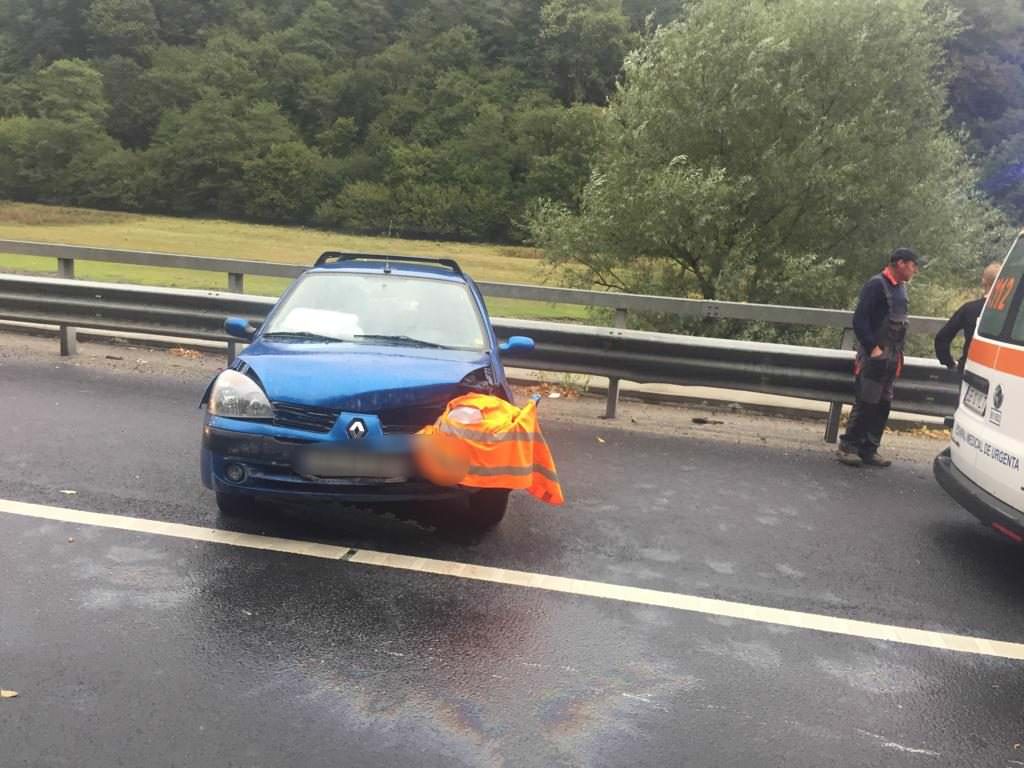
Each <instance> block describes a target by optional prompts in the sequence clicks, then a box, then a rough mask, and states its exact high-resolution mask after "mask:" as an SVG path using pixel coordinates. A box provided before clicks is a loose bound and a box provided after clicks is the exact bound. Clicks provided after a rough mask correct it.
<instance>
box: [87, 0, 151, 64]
mask: <svg viewBox="0 0 1024 768" xmlns="http://www.w3.org/2000/svg"><path fill="white" fill-rule="evenodd" d="M85 19H86V29H88V31H89V34H90V35H91V38H92V48H93V50H94V51H95V52H96V53H97V54H99V55H100V56H112V55H114V54H119V55H122V56H130V57H132V58H138V57H140V56H141V55H142V54H143V52H144V50H145V49H146V48H147V47H149V46H151V45H153V44H154V43H156V42H157V39H158V22H157V19H156V14H155V13H154V12H153V6H152V4H151V3H150V1H149V0H92V3H91V4H90V5H89V10H88V11H87V12H86V14H85Z"/></svg>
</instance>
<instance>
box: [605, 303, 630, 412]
mask: <svg viewBox="0 0 1024 768" xmlns="http://www.w3.org/2000/svg"><path fill="white" fill-rule="evenodd" d="M615 327H616V328H625V327H626V310H625V309H622V308H621V307H620V308H617V309H616V310H615ZM618 409H619V379H618V378H617V377H615V376H610V377H608V399H607V401H606V402H605V406H604V417H605V418H606V419H614V418H615V413H616V411H618Z"/></svg>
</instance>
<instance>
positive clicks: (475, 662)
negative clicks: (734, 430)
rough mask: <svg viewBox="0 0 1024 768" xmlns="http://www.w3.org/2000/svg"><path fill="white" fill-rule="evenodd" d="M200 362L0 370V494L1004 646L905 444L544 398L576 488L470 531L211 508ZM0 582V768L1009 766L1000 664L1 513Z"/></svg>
mask: <svg viewBox="0 0 1024 768" xmlns="http://www.w3.org/2000/svg"><path fill="white" fill-rule="evenodd" d="M204 383H205V381H204V377H203V376H202V375H199V374H198V373H197V374H196V375H192V376H190V375H181V376H177V377H166V376H153V375H148V376H147V375H141V374H139V375H134V374H128V373H123V372H117V373H115V372H111V371H105V370H98V369H93V368H89V367H76V366H74V365H66V364H61V363H58V362H54V361H53V360H52V359H51V360H38V361H25V360H13V361H4V362H3V364H2V365H0V416H2V418H3V421H4V423H5V433H6V434H7V436H8V439H6V440H4V441H3V445H2V446H0V499H8V500H17V501H24V502H32V503H36V504H45V505H53V506H58V507H69V508H74V509H80V510H87V511H91V512H100V513H105V514H110V515H117V516H128V517H139V518H144V519H147V520H160V521H170V522H175V523H185V524H188V525H195V526H207V527H228V528H230V529H232V530H235V531H240V532H245V533H253V534H262V535H269V536H278V537H283V538H286V539H298V540H314V541H320V542H326V543H330V544H335V545H339V546H343V547H352V548H356V549H368V550H374V551H377V552H389V553H396V554H400V555H412V556H420V557H427V558H433V559H436V560H440V561H446V562H455V563H470V564H478V565H485V566H494V567H498V568H509V569H517V570H521V571H528V572H531V573H537V574H548V575H554V576H567V577H573V578H578V579H589V580H593V581H597V582H602V583H605V584H610V585H625V586H630V587H644V588H649V589H654V590H662V591H666V592H671V593H681V594H686V595H699V596H703V597H711V598H720V599H724V600H730V601H740V602H744V603H749V604H753V605H757V606H765V607H769V608H785V609H791V610H796V611H805V612H810V613H814V614H821V615H825V616H831V617H840V618H851V619H858V620H863V621H869V622H880V623H884V624H890V625H896V626H901V627H913V628H918V629H928V630H935V631H937V632H944V633H951V634H957V635H970V636H978V637H987V638H993V639H998V640H1005V641H1011V642H1020V641H1024V616H1022V614H1021V611H1020V610H1019V609H1020V605H1021V599H1022V598H1021V596H1022V594H1024V591H1022V588H1024V562H1022V557H1021V552H1022V551H1021V550H1020V549H1018V548H1016V547H1015V546H1013V545H1012V544H1011V543H1009V542H1005V541H1003V540H1002V539H1000V538H998V537H997V536H995V535H993V534H991V533H989V532H987V531H985V530H984V529H982V528H981V527H980V526H978V525H976V524H975V523H974V522H973V518H970V517H969V516H968V515H966V513H964V512H963V511H962V510H960V509H959V508H958V507H957V506H956V505H955V504H954V503H953V502H952V501H951V500H949V499H948V498H947V497H945V495H944V494H943V493H942V492H941V490H940V489H938V488H937V487H936V486H935V484H934V482H933V481H932V479H931V473H930V467H929V466H928V465H927V464H926V463H920V462H918V463H902V464H900V465H899V466H897V467H894V468H893V469H892V470H891V471H888V472H869V471H862V472H857V471H852V470H850V469H848V468H845V467H841V466H838V465H837V464H836V463H835V462H834V461H832V459H831V457H830V456H829V454H828V453H827V452H826V451H825V449H824V448H821V447H818V446H813V449H812V450H794V449H792V448H786V449H779V448H777V447H773V446H772V445H771V444H770V443H768V444H766V445H764V446H758V445H735V444H730V443H728V442H723V441H721V440H699V439H694V438H692V437H685V438H681V437H671V436H651V435H647V434H645V433H644V432H643V431H642V430H640V429H632V430H619V429H612V428H607V429H603V428H602V429H598V428H596V427H593V426H586V425H583V426H581V425H578V424H573V423H569V422H563V421H559V420H557V419H551V420H548V421H546V422H544V425H545V432H546V434H547V435H548V439H549V441H550V443H551V444H552V448H553V450H554V452H555V457H556V460H557V461H558V464H559V470H560V474H561V477H562V480H563V484H564V485H565V488H566V491H567V495H568V496H569V503H568V504H567V505H566V507H564V508H561V509H552V508H548V507H544V506H543V505H541V504H539V503H536V502H534V501H533V500H532V499H530V498H529V497H526V496H522V495H520V496H516V497H514V501H513V505H512V508H511V509H510V512H509V515H508V517H507V518H506V520H505V521H504V522H503V523H502V525H501V526H500V527H499V528H498V529H497V530H495V531H493V532H491V533H488V534H486V535H483V536H459V535H455V534H452V533H438V532H436V531H432V530H425V529H423V528H420V527H418V526H416V525H413V524H410V523H408V522H403V521H401V520H398V519H395V518H394V517H393V516H391V515H385V516H381V515H379V514H371V513H370V512H367V511H363V510H343V509H342V510H338V509H328V510H292V511H288V512H286V513H282V514H279V515H272V516H261V517H259V518H257V519H255V520H252V521H245V522H237V521H236V522H231V523H227V524H225V523H224V522H223V521H220V520H218V518H217V516H216V512H215V507H214V504H213V499H212V496H211V494H209V493H208V492H206V491H205V490H204V489H202V488H201V487H200V486H199V484H198V477H197V473H198V469H197V459H196V456H197V446H198V430H199V424H200V422H201V415H200V414H199V413H198V411H197V410H196V409H195V403H196V401H197V399H198V394H199V392H201V389H202V385H203V384H204ZM543 415H544V411H543V410H542V419H543ZM598 437H601V439H602V440H603V441H604V442H601V441H599V440H598V439H597V438H598ZM939 447H940V445H939V444H936V450H938V448H939ZM62 490H74V491H75V492H76V493H75V494H73V495H71V494H63V493H61V491H62ZM69 539H73V541H69ZM0 573H3V574H4V579H3V580H2V582H0V687H2V688H7V689H15V690H17V691H19V696H18V698H16V699H8V700H0V765H3V766H7V765H13V766H64V765H75V766H80V765H83V766H111V765H126V766H168V765H173V766H192V765H218V766H220V765H224V766H229V765H230V766H284V765H309V766H319V765H324V766H328V765H329V766H337V765H346V766H349V765H351V766H362V765H367V766H368V765H467V766H478V765H479V766H491V765H495V766H501V765H507V766H520V765H530V766H532V765H537V766H554V765H566V766H574V765H587V766H590V765H594V766H605V765H607V766H621V765H651V766H725V765H752V766H765V765H779V766H804V765H806V766H823V765H843V766H846V765H851V766H861V765H863V766H873V765H878V766H890V765H919V764H930V765H942V766H946V765H972V766H973V765H998V766H1002V765H1007V766H1012V765H1024V748H1022V747H1020V744H1021V742H1024V695H1022V694H1024V676H1022V671H1024V662H1020V661H1015V660H1012V659H1006V658H999V657H983V656H975V655H969V654H964V653H956V652H950V651H943V650H939V649H934V648H920V647H913V646H908V645H904V644H900V643H894V642H886V641H878V640H871V639H866V638H861V637H847V636H840V635H834V634H827V633H820V632H813V631H808V630H803V629H795V628H793V627H788V626H777V625H772V624H765V623H760V622H748V621H739V620H735V619H728V618H724V617H721V616H713V615H712V616H705V615H699V614H694V613H689V612H686V611H679V610H672V609H668V608H661V607H655V606H650V605H642V604H634V603H627V602H622V601H617V600H614V599H601V598H595V597H587V596H581V595H574V594H556V593H551V592H545V591H541V590H534V589H524V588H522V587H517V586H509V585H505V584H488V583H480V582H476V581H470V580H467V579H463V578H458V577H457V576H442V575H433V574H424V573H415V572H409V571H402V570H392V569H387V568H374V567H368V566H365V565H361V564H359V563H357V562H344V561H330V560H321V559H316V558H311V557H304V556H301V555H295V554H284V553H279V552H265V551H255V550H251V549H246V548H243V547H237V546H232V545H230V544H215V543H208V542H205V541H185V540H181V539H176V538H173V537H166V536H155V535H152V534H148V533H136V532H128V531H122V530H110V529H104V528H97V527H93V526H88V525H79V524H73V523H61V522H52V521H46V520H40V519H33V518H30V517H21V516H14V515H10V514H2V513H0ZM1015 747H1016V748H1015Z"/></svg>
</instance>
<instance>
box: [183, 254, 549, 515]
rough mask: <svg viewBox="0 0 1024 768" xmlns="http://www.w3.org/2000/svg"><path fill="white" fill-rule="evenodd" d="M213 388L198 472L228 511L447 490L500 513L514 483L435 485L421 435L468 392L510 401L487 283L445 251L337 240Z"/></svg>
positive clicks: (527, 344)
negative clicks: (395, 250)
mask: <svg viewBox="0 0 1024 768" xmlns="http://www.w3.org/2000/svg"><path fill="white" fill-rule="evenodd" d="M225 329H226V330H227V332H228V333H229V335H231V336H233V337H236V338H240V339H244V340H246V341H249V342H250V344H249V346H248V347H247V348H246V349H245V351H244V352H243V353H242V354H241V355H240V356H239V357H238V358H236V359H235V360H234V362H233V363H232V365H231V366H230V367H229V368H228V369H227V370H225V371H223V372H222V373H220V374H219V375H218V376H217V377H216V378H215V379H214V380H213V381H212V382H211V384H210V386H209V388H208V389H207V391H206V394H205V395H204V398H203V404H204V405H205V407H206V417H205V419H204V423H203V440H202V453H201V471H202V480H203V485H205V486H206V487H207V488H210V489H211V490H213V491H215V492H216V495H217V506H218V507H219V509H220V511H221V512H222V513H223V514H226V515H231V516H236V515H245V514H248V513H249V512H250V511H252V510H253V509H254V507H255V505H256V502H257V501H269V502H279V503H280V502H302V501H336V502H343V503H375V502H385V501H403V502H410V501H421V500H425V499H443V498H448V499H451V500H452V501H453V504H452V505H445V507H446V508H448V507H449V506H450V507H451V508H452V509H453V512H452V519H455V520H460V521H462V522H465V523H468V524H471V525H474V526H478V527H489V526H493V525H496V524H497V523H498V522H499V521H500V520H501V519H502V517H503V516H504V514H505V509H506V507H507V505H508V495H509V494H508V491H504V490H493V489H484V490H473V489H465V488H461V487H458V486H456V487H441V486H437V485H434V484H432V483H430V482H428V481H426V480H425V479H423V478H422V477H419V476H418V475H417V473H416V470H415V467H414V463H413V462H412V461H411V460H410V448H409V446H410V437H411V436H412V435H413V434H415V433H416V432H417V431H419V430H420V429H421V428H422V427H424V426H426V425H428V424H432V423H434V421H435V420H436V419H437V418H438V416H440V415H441V414H442V413H443V411H444V409H445V406H446V404H447V403H448V402H449V401H450V400H452V399H453V398H455V397H457V396H459V395H462V394H466V393H468V392H484V393H487V394H492V395H495V396H497V397H501V398H504V399H506V400H508V401H509V402H511V401H512V392H511V390H510V389H509V386H508V382H507V381H506V379H505V372H504V369H503V367H502V363H501V358H500V357H499V353H501V352H511V351H513V350H530V349H532V348H533V340H532V339H529V338H527V337H523V336H513V337H511V338H510V339H508V341H507V342H505V343H504V344H499V343H498V340H497V338H496V337H495V334H494V329H493V328H492V326H491V323H490V319H489V317H488V315H487V308H486V306H485V304H484V300H483V297H482V296H481V294H480V290H479V289H478V288H477V286H476V284H475V283H474V282H473V281H472V279H470V277H469V276H468V275H466V274H465V273H463V271H462V270H461V269H460V268H459V265H458V264H457V263H456V262H454V261H451V260H448V259H412V258H407V257H384V256H365V255H359V254H345V253H336V252H328V253H325V254H323V255H322V256H320V258H319V259H318V260H317V262H316V265H315V266H314V267H313V268H312V269H309V270H307V271H306V272H304V273H303V274H302V275H301V276H299V278H298V279H297V280H296V281H295V282H294V283H293V284H292V286H291V287H290V288H289V289H288V290H287V292H285V294H284V295H283V296H282V297H281V298H280V300H279V301H278V302H277V304H276V305H275V306H274V308H273V309H272V310H271V312H270V314H269V315H268V316H267V318H266V320H265V321H264V322H263V324H262V325H261V326H259V327H258V328H256V327H253V326H252V325H251V324H250V323H248V322H247V321H246V320H244V319H240V318H229V319H228V320H227V321H226V322H225Z"/></svg>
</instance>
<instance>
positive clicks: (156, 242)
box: [0, 202, 586, 319]
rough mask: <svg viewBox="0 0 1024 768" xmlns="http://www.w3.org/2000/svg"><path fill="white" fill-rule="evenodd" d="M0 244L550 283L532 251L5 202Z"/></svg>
mask: <svg viewBox="0 0 1024 768" xmlns="http://www.w3.org/2000/svg"><path fill="white" fill-rule="evenodd" d="M0 239H4V240H35V241H42V242H52V243H66V244H69V245H94V246H98V247H106V248H122V249H126V250H140V251H166V252H170V253H183V254H189V255H194V256H217V257H223V258H232V259H248V260H259V261H275V262H283V263H291V264H312V263H313V261H315V260H316V257H317V256H319V255H320V253H321V252H323V251H326V250H352V251H365V252H371V253H393V254H402V255H406V256H448V257H454V258H456V259H458V261H459V263H460V264H461V265H462V266H463V268H464V269H465V270H466V271H467V272H469V274H471V275H472V276H473V277H474V278H475V279H477V280H480V281H490V282H508V283H540V282H543V281H545V273H544V270H543V265H542V262H541V260H540V258H539V255H538V253H537V252H536V251H535V250H533V249H530V248H522V247H510V246H495V245H486V244H467V243H443V242H434V241H429V240H400V239H397V238H386V237H361V236H355V235H340V234H337V233H334V232H327V231H321V230H315V229H305V228H300V227H278V226H266V225H257V224H241V223H238V222H232V221H218V220H204V219H180V218H173V217H169V216H149V215H144V214H127V213H113V212H108V211H94V210H87V209H80V208H63V207H57V206H44V205H31V204H25V203H11V202H0ZM55 270H56V263H55V260H54V259H50V258H41V257H33V256H18V255H9V254H2V253H0V271H18V272H54V271H55ZM75 274H76V276H77V277H79V278H82V279H85V280H103V281H112V282H125V283H142V284H149V285H166V286H172V287H179V288H215V289H221V290H223V289H225V288H226V287H227V276H226V275H221V274H219V273H216V272H200V271H192V270H177V269H162V268H156V267H135V266H131V265H128V264H106V263H101V262H79V263H77V264H76V265H75ZM286 285H287V281H286V280H280V279H275V278H262V277H247V278H246V292H247V293H253V294H262V295H277V294H279V293H280V292H281V291H282V290H283V289H284V287H285V286H286ZM487 303H488V307H489V308H490V310H491V312H492V313H493V314H495V315H505V316H512V317H529V318H550V319H559V318H568V319H583V318H585V317H586V312H585V309H584V308H583V307H576V306H571V305H552V304H541V303H538V302H530V301H513V300H506V299H491V300H489V301H488V302H487Z"/></svg>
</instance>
